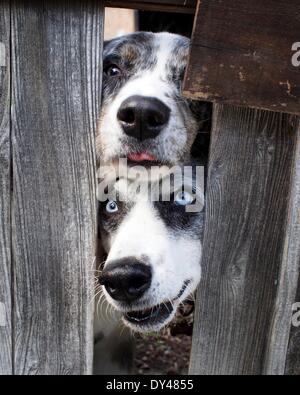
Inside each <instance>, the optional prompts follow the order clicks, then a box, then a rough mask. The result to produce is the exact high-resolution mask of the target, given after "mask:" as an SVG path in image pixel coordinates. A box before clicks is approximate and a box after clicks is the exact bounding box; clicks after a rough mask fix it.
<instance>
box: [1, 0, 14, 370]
mask: <svg viewBox="0 0 300 395" xmlns="http://www.w3.org/2000/svg"><path fill="white" fill-rule="evenodd" d="M10 100H11V99H10V4H9V1H4V2H1V4H0V350H1V351H0V375H4V374H9V375H10V374H12V341H11V221H10V201H11V185H10V184H11V181H10V180H11V174H10V167H11V150H10Z"/></svg>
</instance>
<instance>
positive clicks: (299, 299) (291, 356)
mask: <svg viewBox="0 0 300 395" xmlns="http://www.w3.org/2000/svg"><path fill="white" fill-rule="evenodd" d="M297 137H298V142H297V147H296V154H295V160H294V168H295V169H294V173H293V189H292V193H291V213H290V234H291V240H290V243H289V249H288V251H289V258H290V261H291V264H292V265H293V266H292V269H294V270H290V273H288V274H289V275H288V279H287V283H288V284H292V285H293V287H298V289H297V292H296V295H295V297H294V299H292V298H293V293H292V294H291V297H290V298H289V304H291V303H293V304H294V303H295V304H297V305H298V310H297V312H299V303H300V122H299V128H298V135H297ZM291 299H292V300H291ZM291 310H292V309H291V306H290V305H289V306H288V313H289V314H292V313H293V314H295V311H293V312H291ZM297 317H298V316H297ZM296 321H297V322H296V325H295V324H294V322H293V320H292V328H291V332H290V338H289V339H288V341H289V344H288V350H287V358H286V366H285V374H287V375H297V376H299V375H300V326H299V318H298V319H297V320H296Z"/></svg>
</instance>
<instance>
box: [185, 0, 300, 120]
mask: <svg viewBox="0 0 300 395" xmlns="http://www.w3.org/2000/svg"><path fill="white" fill-rule="evenodd" d="M299 26H300V4H299V0H289V1H286V0H264V1H261V0H251V1H244V0H230V1H223V0H201V1H199V7H198V12H197V22H196V25H195V29H194V33H193V42H192V53H191V59H190V64H189V68H188V72H187V74H186V75H187V79H186V82H185V88H184V92H185V94H186V95H187V96H189V97H192V98H196V99H203V100H209V101H215V102H220V103H223V104H224V103H227V104H234V105H238V106H249V107H256V108H264V109H269V110H273V111H282V112H287V113H295V114H300V66H298V67H295V65H293V63H292V58H293V55H295V51H293V50H292V48H293V46H294V44H295V43H297V42H299V41H300V39H299Z"/></svg>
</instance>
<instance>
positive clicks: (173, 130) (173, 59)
mask: <svg viewBox="0 0 300 395" xmlns="http://www.w3.org/2000/svg"><path fill="white" fill-rule="evenodd" d="M189 46H190V40H189V39H188V38H186V37H182V36H178V35H174V34H169V33H156V34H155V33H135V34H131V35H128V36H124V37H121V38H117V39H114V40H112V41H109V42H107V43H105V48H104V59H103V64H104V78H103V97H102V111H101V116H100V123H99V131H98V135H97V154H98V160H100V159H101V161H102V162H104V163H110V162H113V161H114V160H115V159H117V158H120V157H122V158H126V157H128V155H129V154H131V153H135V152H148V153H150V154H152V155H153V156H155V157H156V158H157V160H158V162H160V163H162V164H167V165H174V164H178V163H183V162H185V161H188V160H189V156H190V152H191V147H192V145H193V143H194V141H195V138H196V135H197V132H198V130H199V128H200V127H201V123H202V121H205V120H206V118H207V111H208V106H207V104H205V103H203V102H197V104H195V102H192V101H189V100H187V99H185V98H184V97H183V96H182V94H181V88H182V82H183V77H184V72H185V69H186V65H187V60H188V55H189ZM112 65H116V66H117V67H118V68H119V69H120V70H121V73H120V74H119V75H118V76H110V75H109V74H108V73H107V70H109V68H110V67H111V66H112ZM135 95H139V96H146V97H154V98H157V99H159V100H161V101H162V102H163V103H164V104H165V105H166V106H168V107H169V108H170V110H171V117H170V121H169V123H168V125H167V126H166V127H165V128H164V130H163V131H162V132H161V133H160V134H159V136H157V137H156V138H154V139H148V140H146V141H143V142H140V141H138V140H136V139H135V138H133V137H129V136H127V135H126V134H125V133H124V132H123V130H122V128H121V126H120V124H119V122H118V120H117V113H118V110H119V108H120V106H121V104H122V103H123V102H124V101H125V100H126V99H128V98H129V97H131V96H135Z"/></svg>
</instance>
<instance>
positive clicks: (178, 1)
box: [105, 0, 197, 14]
mask: <svg viewBox="0 0 300 395" xmlns="http://www.w3.org/2000/svg"><path fill="white" fill-rule="evenodd" d="M196 5H197V0H123V1H121V0H105V6H106V7H115V8H129V9H130V8H133V9H136V10H145V11H146V10H147V11H166V12H180V13H188V14H193V13H195V11H196Z"/></svg>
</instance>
